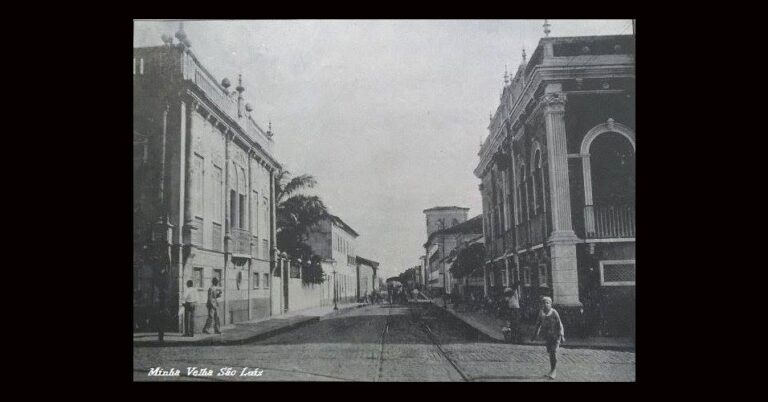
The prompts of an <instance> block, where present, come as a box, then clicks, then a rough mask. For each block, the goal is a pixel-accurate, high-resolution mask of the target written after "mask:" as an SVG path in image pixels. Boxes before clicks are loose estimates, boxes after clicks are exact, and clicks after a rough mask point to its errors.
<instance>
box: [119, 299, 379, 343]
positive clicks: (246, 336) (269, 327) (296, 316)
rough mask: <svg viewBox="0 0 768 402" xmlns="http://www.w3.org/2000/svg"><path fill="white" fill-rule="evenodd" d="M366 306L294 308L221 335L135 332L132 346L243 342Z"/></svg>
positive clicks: (229, 328) (224, 329) (238, 325)
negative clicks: (158, 338) (296, 309)
mask: <svg viewBox="0 0 768 402" xmlns="http://www.w3.org/2000/svg"><path fill="white" fill-rule="evenodd" d="M363 306H367V304H364V303H349V304H343V305H339V306H338V307H339V309H338V310H336V311H334V310H333V306H323V307H316V308H311V309H305V310H299V311H291V312H288V313H286V314H283V315H279V316H275V317H272V318H269V319H266V320H258V321H244V322H238V323H235V324H230V325H226V326H223V327H221V334H214V333H211V334H202V333H196V334H195V336H193V337H185V336H183V335H182V334H181V333H179V332H166V333H165V334H164V336H163V342H160V341H158V340H157V332H141V333H134V334H133V346H134V347H147V346H208V345H241V344H244V343H248V342H254V341H257V340H260V339H264V338H268V337H271V336H274V335H277V334H279V333H283V332H286V331H290V330H292V329H296V328H299V327H302V326H304V325H308V324H311V323H314V322H318V321H320V319H321V318H323V317H332V316H334V315H337V314H341V313H343V312H346V311H348V310H351V309H355V308H359V307H363Z"/></svg>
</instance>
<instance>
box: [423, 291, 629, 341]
mask: <svg viewBox="0 0 768 402" xmlns="http://www.w3.org/2000/svg"><path fill="white" fill-rule="evenodd" d="M433 301H434V303H435V305H436V306H438V307H440V308H441V309H445V308H444V307H443V302H442V299H434V300H433ZM445 310H446V311H448V312H449V313H450V314H452V315H453V316H454V317H456V318H458V319H460V320H462V321H464V322H465V323H467V324H468V325H470V326H472V327H473V328H475V329H476V330H478V331H480V332H482V333H484V334H485V335H488V336H489V337H491V338H493V339H495V340H497V341H499V342H506V341H505V340H504V334H503V333H502V332H501V328H502V327H505V326H506V325H507V323H506V321H504V320H503V319H501V318H497V317H493V316H490V315H489V314H487V313H485V312H482V311H471V312H470V311H463V310H459V311H456V310H455V309H454V306H452V305H450V304H449V305H448V308H447V309H445ZM535 329H536V328H534V326H533V325H528V324H523V325H522V333H523V340H522V341H523V342H522V344H523V345H542V346H543V345H544V341H543V340H541V339H538V340H536V341H534V342H531V336H533V332H534V331H535ZM560 347H563V348H580V349H605V350H621V351H630V352H634V351H635V342H634V341H633V340H632V339H631V338H617V337H596V336H595V337H588V338H573V337H569V336H568V329H567V328H566V332H565V343H562V344H561V345H560Z"/></svg>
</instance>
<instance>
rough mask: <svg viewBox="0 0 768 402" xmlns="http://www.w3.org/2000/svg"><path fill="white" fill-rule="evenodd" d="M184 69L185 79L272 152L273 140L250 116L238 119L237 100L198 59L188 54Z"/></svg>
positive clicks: (252, 137)
mask: <svg viewBox="0 0 768 402" xmlns="http://www.w3.org/2000/svg"><path fill="white" fill-rule="evenodd" d="M184 69H185V70H184V77H185V78H186V79H188V80H190V81H192V82H193V83H195V85H197V87H198V88H200V89H201V90H202V91H203V92H204V93H205V95H206V96H207V97H208V98H209V99H210V100H211V101H213V102H214V103H215V104H216V105H217V106H218V107H219V108H220V109H221V110H222V111H224V113H225V114H227V115H228V116H229V117H230V118H231V119H232V120H234V121H236V122H238V123H239V125H240V127H241V128H242V129H243V131H245V133H246V134H247V135H248V136H249V137H250V138H251V139H252V140H254V141H256V142H257V143H258V144H259V145H261V146H262V147H264V148H265V149H266V150H268V151H270V152H271V151H272V145H273V143H274V141H273V140H272V138H270V137H269V136H268V135H267V134H266V132H264V130H262V129H261V127H259V126H258V125H257V124H256V122H255V121H253V119H252V118H251V117H250V116H249V115H247V114H246V115H245V116H244V117H243V118H239V117H238V112H237V99H236V98H235V97H233V96H230V95H228V94H227V92H226V91H225V89H224V87H222V86H221V84H219V83H218V82H217V81H216V79H215V78H214V77H213V75H212V74H211V73H209V72H208V70H207V69H206V68H205V67H203V65H202V64H201V63H200V62H199V61H198V60H197V58H196V57H194V56H191V55H189V54H187V55H186V59H185V63H184Z"/></svg>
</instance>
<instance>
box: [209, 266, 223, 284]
mask: <svg viewBox="0 0 768 402" xmlns="http://www.w3.org/2000/svg"><path fill="white" fill-rule="evenodd" d="M213 278H216V279H218V280H219V286H224V284H223V283H221V278H222V277H221V270H220V269H214V270H213ZM211 284H213V281H211Z"/></svg>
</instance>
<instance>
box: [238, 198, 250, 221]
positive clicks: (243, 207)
mask: <svg viewBox="0 0 768 402" xmlns="http://www.w3.org/2000/svg"><path fill="white" fill-rule="evenodd" d="M239 197H240V225H239V226H240V227H241V228H243V229H246V228H247V227H248V225H247V222H246V220H247V217H248V197H246V196H245V194H240V195H239Z"/></svg>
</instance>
